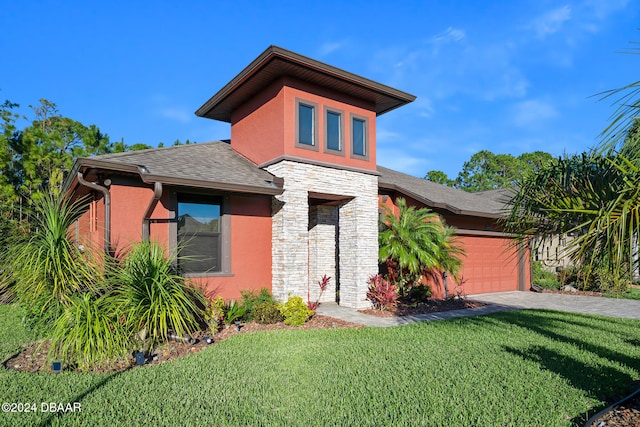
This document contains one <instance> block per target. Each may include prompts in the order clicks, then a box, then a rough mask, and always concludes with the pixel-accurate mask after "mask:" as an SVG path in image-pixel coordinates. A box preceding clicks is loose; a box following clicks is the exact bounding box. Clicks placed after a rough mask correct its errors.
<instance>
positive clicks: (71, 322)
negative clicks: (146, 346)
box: [48, 293, 132, 369]
mask: <svg viewBox="0 0 640 427" xmlns="http://www.w3.org/2000/svg"><path fill="white" fill-rule="evenodd" d="M70 302H71V304H69V305H68V306H65V307H64V310H63V312H62V314H61V315H60V316H59V317H58V318H57V319H56V321H55V322H54V324H53V330H52V334H51V347H50V351H49V355H48V356H49V359H50V360H61V361H63V362H66V363H67V364H70V365H77V366H78V367H79V368H81V369H87V368H89V367H96V366H97V367H100V366H107V365H109V364H111V363H113V362H115V361H116V360H119V359H124V358H125V357H126V355H127V352H128V350H129V349H130V348H131V344H132V333H131V331H129V330H127V328H126V327H125V325H124V324H123V322H121V321H120V319H121V313H122V311H121V308H122V307H120V305H119V304H118V302H117V300H115V299H114V298H113V297H111V296H109V295H106V296H102V297H95V296H94V295H93V294H90V293H85V294H82V295H79V294H78V295H74V296H72V297H71V299H70Z"/></svg>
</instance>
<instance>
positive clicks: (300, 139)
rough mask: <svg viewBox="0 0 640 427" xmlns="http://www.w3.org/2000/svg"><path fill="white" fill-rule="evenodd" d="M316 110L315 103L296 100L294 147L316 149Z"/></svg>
mask: <svg viewBox="0 0 640 427" xmlns="http://www.w3.org/2000/svg"><path fill="white" fill-rule="evenodd" d="M317 110H318V106H317V105H316V104H315V103H313V102H307V101H302V100H299V99H296V146H298V147H302V148H310V149H313V150H317V149H318V147H317V139H318V129H317V122H318V120H317Z"/></svg>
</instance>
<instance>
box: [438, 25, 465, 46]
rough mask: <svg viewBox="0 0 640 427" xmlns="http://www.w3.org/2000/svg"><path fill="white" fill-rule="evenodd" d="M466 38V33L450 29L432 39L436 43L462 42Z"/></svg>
mask: <svg viewBox="0 0 640 427" xmlns="http://www.w3.org/2000/svg"><path fill="white" fill-rule="evenodd" d="M465 36H466V32H465V31H464V30H461V29H459V28H453V27H449V28H447V29H446V30H444V31H443V32H442V33H440V34H436V35H435V36H433V37H432V38H431V40H432V41H434V42H436V43H443V42H450V41H456V42H457V41H460V40H462V39H463V38H464V37H465Z"/></svg>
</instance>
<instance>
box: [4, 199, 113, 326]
mask: <svg viewBox="0 0 640 427" xmlns="http://www.w3.org/2000/svg"><path fill="white" fill-rule="evenodd" d="M85 208H86V200H85V199H81V200H78V201H75V202H71V201H69V200H68V199H66V198H62V197H57V198H56V197H53V196H50V197H44V198H42V199H39V201H38V202H37V203H36V208H35V209H36V215H35V216H34V218H33V219H32V225H33V228H34V230H35V231H34V232H33V234H32V235H31V238H30V239H28V240H26V241H22V242H18V244H16V245H15V246H12V247H10V248H7V250H6V253H4V254H3V257H2V258H3V259H5V260H7V263H8V265H6V266H5V270H4V272H3V273H4V277H3V282H5V283H7V284H11V290H10V292H11V293H13V295H14V296H15V298H16V299H17V301H18V302H20V303H21V305H22V306H23V307H25V308H27V309H28V310H29V318H30V319H31V320H32V321H33V323H34V324H37V325H39V326H41V327H42V328H43V329H44V330H47V329H49V328H50V326H51V325H52V321H53V320H54V319H55V318H56V317H57V316H58V315H59V313H61V311H62V310H63V308H64V307H65V306H68V305H69V304H70V300H71V297H72V296H73V295H74V294H76V293H78V292H96V291H98V289H97V288H98V286H99V284H100V283H103V281H102V272H101V269H100V268H98V267H97V266H98V265H99V264H100V263H99V262H95V261H96V260H94V259H92V257H91V251H87V252H83V251H81V250H80V249H79V248H78V247H77V245H76V244H75V243H74V241H73V239H71V238H70V237H69V230H71V229H72V225H73V224H74V222H75V221H76V220H77V219H78V218H79V217H80V216H81V215H82V213H83V212H84V210H85Z"/></svg>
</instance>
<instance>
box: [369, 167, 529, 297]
mask: <svg viewBox="0 0 640 427" xmlns="http://www.w3.org/2000/svg"><path fill="white" fill-rule="evenodd" d="M378 172H379V173H380V176H379V178H378V186H379V197H380V205H381V206H382V205H386V206H387V207H389V208H391V209H392V210H393V211H394V212H396V211H397V203H396V201H397V199H398V198H400V197H402V198H404V199H405V200H406V201H407V205H408V206H416V207H418V208H422V207H426V208H429V209H431V210H432V211H434V212H436V213H438V214H439V215H440V216H441V217H442V218H443V219H444V221H445V223H446V224H447V225H450V226H453V227H456V228H457V232H456V236H457V240H458V242H459V244H460V245H461V246H462V247H463V248H464V250H465V255H464V256H463V257H462V261H463V266H462V271H461V273H460V276H461V282H462V283H460V284H457V285H456V284H453V285H450V286H449V290H450V293H452V294H454V295H455V292H456V291H457V292H460V293H463V294H465V295H471V294H479V293H487V292H503V291H514V290H526V289H528V288H529V287H530V282H531V271H530V270H531V268H530V262H529V254H528V251H526V250H524V249H522V250H520V251H519V250H518V249H516V248H515V246H514V243H515V241H514V239H513V237H512V236H511V235H509V234H507V233H505V232H503V231H502V226H501V225H500V223H499V219H500V218H501V217H502V216H503V215H504V213H505V203H504V201H502V200H499V199H496V198H493V197H486V195H482V194H481V193H468V192H466V191H462V190H458V189H455V188H451V187H446V186H443V185H440V184H436V183H434V182H431V181H427V180H426V179H422V178H416V177H414V176H410V175H407V174H404V173H401V172H398V171H394V170H391V169H388V168H384V167H381V166H378ZM381 213H382V212H381ZM430 285H431V286H432V291H433V295H434V297H435V298H442V297H444V287H443V284H442V283H441V282H440V281H438V282H435V283H434V282H431V283H430ZM456 288H457V289H456Z"/></svg>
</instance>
